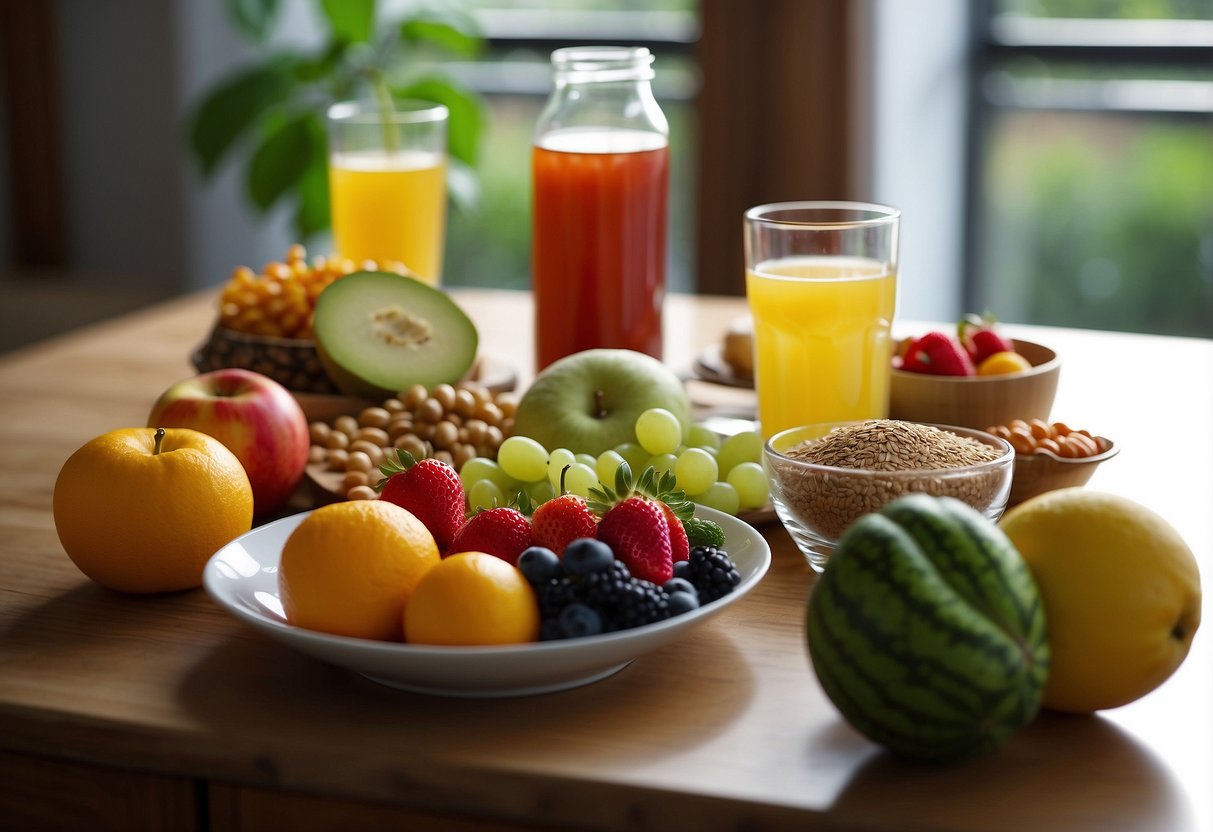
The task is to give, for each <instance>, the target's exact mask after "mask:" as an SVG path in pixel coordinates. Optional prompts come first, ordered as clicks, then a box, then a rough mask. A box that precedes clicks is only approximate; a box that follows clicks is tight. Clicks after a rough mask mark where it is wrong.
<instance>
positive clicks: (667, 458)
mask: <svg viewBox="0 0 1213 832" xmlns="http://www.w3.org/2000/svg"><path fill="white" fill-rule="evenodd" d="M677 464H678V457H676V456H674V455H673V454H657V455H656V456H651V457H649V458H648V459H647V460H645V462H644V464H643V465H641V466H640V467H639V468H634V469H632V473H633V474H634V475H635V476H636V477H637V478H638V477H639V476H640V472H641V471H643V470H644V469H645V468H648V467H650V466H651V467H652V468H653V470H654V472H655V473H656V475H657V476H659V477H660V476H661V475H662V474H664V473H665V472H666V471H673V470H674V466H675V465H677Z"/></svg>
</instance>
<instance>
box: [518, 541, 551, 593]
mask: <svg viewBox="0 0 1213 832" xmlns="http://www.w3.org/2000/svg"><path fill="white" fill-rule="evenodd" d="M518 569H519V570H520V571H521V572H522V575H523V577H525V578H526V579H527V580H528V581H530V582H531V583H533V584H542V583H546V582H548V581H550V580H552V579H553V578H559V577H560V571H561V566H560V558H558V557H557V556H556V553H555V552H553V551H552V550H551V549H547V548H545V547H543V546H531V547H530V548H528V549H523V550H522V554H520V555H519V556H518Z"/></svg>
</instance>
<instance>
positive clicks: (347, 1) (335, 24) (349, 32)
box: [320, 0, 375, 43]
mask: <svg viewBox="0 0 1213 832" xmlns="http://www.w3.org/2000/svg"><path fill="white" fill-rule="evenodd" d="M320 7H321V8H322V9H323V10H324V15H325V17H327V18H328V21H329V27H330V28H331V29H332V30H333V36H334V37H335V38H337V40H342V41H345V42H346V43H366V42H367V41H369V40H370V39H371V32H372V31H374V28H375V0H320Z"/></svg>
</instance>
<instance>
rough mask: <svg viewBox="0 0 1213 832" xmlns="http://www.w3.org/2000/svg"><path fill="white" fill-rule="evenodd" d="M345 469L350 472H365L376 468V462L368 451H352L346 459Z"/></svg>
mask: <svg viewBox="0 0 1213 832" xmlns="http://www.w3.org/2000/svg"><path fill="white" fill-rule="evenodd" d="M345 470H346V471H348V472H350V473H362V474H365V473H367V472H368V471H373V470H375V464H374V463H373V462H372V461H371V456H370V454H368V453H367V452H366V451H350V452H349V455H348V456H347V457H346V459H345ZM356 484H357V483H355V485H356Z"/></svg>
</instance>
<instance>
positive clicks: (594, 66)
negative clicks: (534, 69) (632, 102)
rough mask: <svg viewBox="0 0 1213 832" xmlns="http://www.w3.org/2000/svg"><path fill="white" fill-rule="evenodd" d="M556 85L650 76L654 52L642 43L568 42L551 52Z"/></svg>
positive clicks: (644, 81)
mask: <svg viewBox="0 0 1213 832" xmlns="http://www.w3.org/2000/svg"><path fill="white" fill-rule="evenodd" d="M552 70H553V74H554V81H555V84H556V86H557V87H558V88H559V87H562V86H564V85H566V84H601V83H629V82H630V83H641V84H644V85H645V86H648V83H649V82H650V81H651V80H653V54H652V53H651V52H649V50H648V49H646V48H645V47H643V46H570V47H566V48H564V49H557V50H556V51H555V52H553V53H552Z"/></svg>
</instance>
